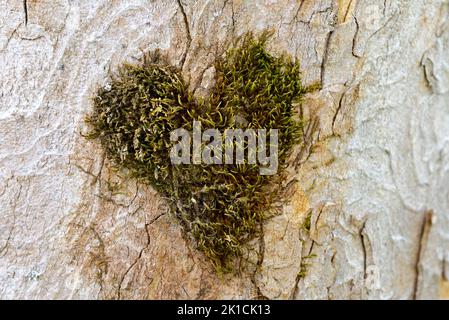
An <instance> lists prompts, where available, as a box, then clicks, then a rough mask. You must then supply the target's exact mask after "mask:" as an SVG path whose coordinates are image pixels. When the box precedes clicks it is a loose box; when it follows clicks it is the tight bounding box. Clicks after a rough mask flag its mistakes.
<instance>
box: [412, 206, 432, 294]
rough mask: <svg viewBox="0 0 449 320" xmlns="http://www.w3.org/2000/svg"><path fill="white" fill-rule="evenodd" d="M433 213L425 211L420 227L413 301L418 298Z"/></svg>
mask: <svg viewBox="0 0 449 320" xmlns="http://www.w3.org/2000/svg"><path fill="white" fill-rule="evenodd" d="M433 216H434V215H433V211H432V210H430V211H427V212H426V213H425V214H424V219H423V222H422V227H421V233H420V236H419V242H418V254H417V258H416V263H415V270H416V277H415V283H414V285H413V300H416V299H417V298H418V290H419V280H420V279H421V275H422V271H423V270H422V261H423V258H424V253H425V250H426V247H427V242H428V239H429V234H430V230H431V228H432V223H433V222H432V220H433Z"/></svg>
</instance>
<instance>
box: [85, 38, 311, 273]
mask: <svg viewBox="0 0 449 320" xmlns="http://www.w3.org/2000/svg"><path fill="white" fill-rule="evenodd" d="M267 38H268V36H267V34H266V33H264V34H263V35H261V36H260V37H254V36H253V35H251V34H248V35H246V36H244V37H243V38H241V39H240V40H239V41H237V42H236V45H235V46H234V47H233V48H231V49H229V50H228V52H227V54H226V55H225V56H224V57H223V58H219V59H217V60H216V62H215V69H216V84H215V86H214V87H213V89H212V91H211V94H210V96H209V98H208V99H207V100H198V99H196V98H194V96H193V95H192V93H191V92H189V90H188V84H187V83H186V82H185V81H184V80H183V78H182V77H181V74H180V70H178V69H176V68H174V67H172V66H169V65H168V64H167V63H165V62H164V61H163V59H161V58H160V57H158V56H152V57H149V56H147V57H146V58H145V59H144V61H143V62H142V63H141V64H139V65H130V64H126V65H124V66H122V67H121V68H120V70H119V71H118V73H117V74H116V75H115V76H112V77H111V79H110V85H109V86H108V88H100V89H99V90H98V92H97V95H96V97H95V98H94V110H93V113H92V114H91V115H90V116H89V117H88V118H87V122H88V123H89V124H90V125H91V127H92V130H91V132H90V133H89V134H88V135H87V137H88V138H91V139H93V138H98V139H99V140H100V141H101V144H102V146H103V147H104V149H105V150H106V152H107V155H108V157H109V158H110V159H112V160H113V163H114V164H115V165H116V166H118V167H125V168H127V169H129V171H130V172H131V174H132V176H133V177H136V178H138V179H139V180H141V181H143V182H145V183H149V184H151V185H152V186H153V187H154V188H155V189H156V190H158V191H159V192H160V193H161V194H162V195H163V196H164V197H165V198H167V200H168V202H169V204H170V207H171V209H172V211H173V212H174V213H175V215H176V217H177V218H178V220H179V221H180V223H181V224H182V226H183V227H184V230H185V232H186V233H187V234H189V235H190V236H191V237H192V238H193V239H194V241H195V243H196V244H197V246H198V248H199V249H200V250H201V251H202V252H204V254H205V255H206V256H208V257H209V258H211V259H212V261H213V262H214V264H215V265H216V266H217V267H218V268H220V269H222V270H229V269H230V268H231V262H232V260H233V259H234V258H235V257H241V255H242V245H243V244H244V243H245V242H246V241H248V240H249V239H251V238H253V237H254V236H256V235H257V234H258V232H259V228H260V225H261V222H262V221H263V220H264V219H265V218H266V217H267V216H268V215H270V214H274V211H273V209H272V206H271V204H272V202H273V200H274V199H276V197H277V192H278V190H279V187H278V182H279V181H280V179H281V177H282V173H283V170H282V169H284V168H285V166H286V160H287V158H288V156H289V154H290V152H291V150H292V147H293V146H294V145H295V144H297V143H298V142H299V141H300V132H301V122H300V121H298V120H295V115H294V107H293V105H294V103H295V102H299V101H300V99H301V97H302V95H303V94H305V93H306V92H308V91H309V90H310V88H304V87H303V86H302V84H301V74H300V66H299V64H298V63H296V62H294V61H292V60H291V59H290V58H288V57H287V56H280V57H274V56H273V55H271V54H269V53H268V52H267V51H266V49H265V45H266V41H267ZM242 118H243V119H245V120H246V121H240V120H239V119H242ZM194 120H199V121H201V122H202V124H203V130H206V129H208V128H215V129H219V130H220V131H221V132H223V131H224V130H225V129H228V128H242V129H246V128H253V129H259V128H263V129H278V130H279V147H278V152H279V164H280V170H279V171H278V174H277V175H274V176H262V175H260V174H259V168H258V166H257V165H252V164H248V163H247V162H245V163H244V164H239V165H172V164H171V162H170V149H171V147H172V145H173V144H172V142H170V132H171V131H172V130H174V129H177V128H185V129H187V130H188V131H191V130H192V123H193V121H194ZM245 147H246V145H245ZM246 151H247V150H246Z"/></svg>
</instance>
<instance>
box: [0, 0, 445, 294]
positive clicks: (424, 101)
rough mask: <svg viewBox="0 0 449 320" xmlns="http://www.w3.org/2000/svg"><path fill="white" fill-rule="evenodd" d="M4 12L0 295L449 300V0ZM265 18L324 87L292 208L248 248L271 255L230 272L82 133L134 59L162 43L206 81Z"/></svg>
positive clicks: (166, 4) (282, 47)
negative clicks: (105, 89)
mask: <svg viewBox="0 0 449 320" xmlns="http://www.w3.org/2000/svg"><path fill="white" fill-rule="evenodd" d="M0 7H1V10H0V21H1V23H0V24H1V26H2V27H1V31H0V70H1V71H0V72H1V82H0V83H1V87H0V90H1V91H0V92H1V95H0V101H1V102H0V298H1V299H7V298H13V299H19V298H59V299H71V298H73V299H75V298H100V299H109V298H139V299H156V298H168V299H178V298H179V299H197V298H212V299H216V298H236V299H240V298H261V297H266V298H269V299H377V298H381V299H413V298H417V299H419V298H439V297H448V294H447V290H448V282H447V281H449V278H448V277H449V263H446V260H448V259H449V165H448V163H449V55H448V52H449V4H448V2H447V1H443V0H437V1H423V0H416V1H407V0H386V1H384V0H364V1H356V0H338V1H337V0H302V1H301V0H295V1H293V0H291V1H290V0H278V1H276V0H265V1H242V0H231V1H223V0H216V1H193V0H177V1H162V0H154V1H147V0H133V1H106V0H101V1H57V2H54V1H26V0H25V1H24V2H23V3H21V2H20V1H6V0H5V1H1V2H0ZM264 29H271V30H273V31H274V34H273V36H272V38H271V39H270V41H269V50H270V51H271V52H273V53H274V54H281V53H283V52H286V53H288V54H290V55H291V56H293V57H295V58H297V59H299V60H300V61H301V65H302V70H303V80H304V82H305V83H306V84H313V83H316V82H319V83H321V84H322V89H321V90H320V91H318V92H315V93H311V94H309V95H308V97H307V99H306V100H305V101H304V104H303V107H302V109H303V110H302V111H303V115H304V117H306V118H307V120H308V121H307V130H306V131H305V132H304V142H303V144H302V145H301V146H298V148H297V150H296V151H295V154H294V156H293V157H292V161H291V165H290V167H289V169H288V170H289V181H287V183H286V185H287V190H286V192H288V195H289V196H288V201H287V203H285V204H284V205H283V208H282V211H283V213H282V214H281V215H279V216H276V217H274V218H272V219H270V220H268V221H266V223H265V224H264V226H263V231H264V232H263V236H262V238H261V239H260V241H259V240H254V241H253V242H252V243H250V244H248V245H249V246H254V248H255V249H256V250H255V251H256V252H257V253H258V256H257V257H256V260H255V261H256V264H255V265H254V266H253V267H252V268H249V269H250V270H248V268H245V269H242V270H241V271H240V272H237V273H236V274H225V275H218V274H217V273H216V271H215V270H214V269H213V267H212V266H211V264H210V262H209V261H208V260H207V259H205V258H204V257H203V255H202V254H201V253H200V252H199V251H197V250H196V249H195V247H194V245H193V244H192V243H190V241H189V240H188V239H187V238H186V237H185V236H183V233H182V230H181V227H180V226H179V225H178V224H177V223H176V220H175V218H173V217H172V216H171V215H170V214H166V212H167V208H166V205H165V204H164V200H163V199H161V198H160V196H159V195H158V194H157V193H156V192H155V191H153V190H152V189H151V188H150V187H148V186H146V185H143V184H139V183H137V182H136V181H134V180H130V179H125V178H123V176H122V173H121V172H116V171H115V170H113V168H112V167H111V166H110V163H109V162H108V160H107V159H105V155H104V153H103V151H102V149H101V148H100V145H99V144H98V142H96V141H87V140H86V139H84V138H83V137H82V135H81V133H82V132H83V131H84V130H85V128H86V125H85V123H84V117H85V115H86V114H87V113H89V112H90V111H91V110H92V109H91V108H92V103H91V98H92V96H93V94H94V93H95V91H96V89H97V88H98V86H100V85H102V84H104V83H105V81H106V79H107V76H108V74H109V73H110V72H111V71H113V70H115V68H116V67H117V66H118V65H120V64H122V63H123V62H125V61H129V62H133V61H137V60H138V59H139V58H140V57H141V56H142V52H148V51H154V50H156V49H160V50H161V52H162V53H163V54H164V55H166V56H167V57H168V59H169V60H170V61H171V63H173V64H174V65H177V66H179V67H181V68H182V73H183V76H184V77H185V79H186V80H188V81H189V82H190V84H191V89H192V90H197V93H198V94H199V93H200V92H202V89H204V87H207V81H206V75H207V74H208V73H207V72H206V73H205V70H207V69H208V68H209V67H210V66H211V64H212V63H213V61H214V59H215V57H217V56H220V55H222V54H223V53H224V51H225V50H226V47H227V44H228V43H230V41H232V40H233V39H235V38H236V37H237V36H239V35H242V34H244V33H246V32H248V31H253V32H259V31H262V30H264ZM203 75H204V77H203ZM203 78H204V79H203ZM309 219H310V228H307V227H305V224H306V222H307V221H309Z"/></svg>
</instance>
